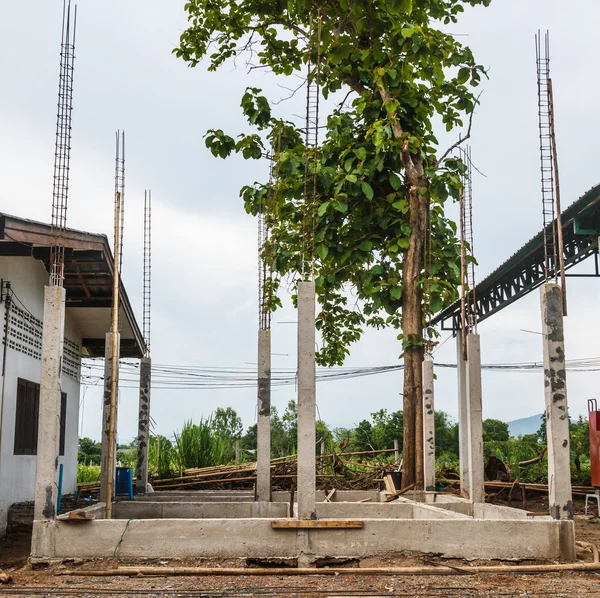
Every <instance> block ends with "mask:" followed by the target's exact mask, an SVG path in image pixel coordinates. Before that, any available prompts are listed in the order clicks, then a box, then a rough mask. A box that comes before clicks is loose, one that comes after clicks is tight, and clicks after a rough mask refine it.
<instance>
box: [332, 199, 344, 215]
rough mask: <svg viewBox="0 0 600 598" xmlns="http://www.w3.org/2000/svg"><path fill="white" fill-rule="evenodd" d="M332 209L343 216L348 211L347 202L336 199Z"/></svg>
mask: <svg viewBox="0 0 600 598" xmlns="http://www.w3.org/2000/svg"><path fill="white" fill-rule="evenodd" d="M333 207H334V208H335V209H336V210H337V211H338V212H342V214H345V213H346V212H347V211H348V202H346V201H342V200H340V199H338V200H336V201H334V202H333Z"/></svg>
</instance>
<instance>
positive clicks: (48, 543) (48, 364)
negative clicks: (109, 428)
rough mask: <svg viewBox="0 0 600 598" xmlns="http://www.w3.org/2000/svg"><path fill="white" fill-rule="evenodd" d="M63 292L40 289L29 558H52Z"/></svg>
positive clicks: (63, 322)
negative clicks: (41, 306) (39, 353)
mask: <svg viewBox="0 0 600 598" xmlns="http://www.w3.org/2000/svg"><path fill="white" fill-rule="evenodd" d="M65 296H66V294H65V290H64V288H63V287H58V286H47V287H45V289H44V327H43V332H42V367H41V373H40V397H39V416H38V439H37V459H36V472H35V506H34V515H33V519H34V526H33V536H32V542H31V555H32V556H33V557H38V558H43V557H52V556H53V540H52V538H53V531H54V530H53V529H52V525H53V520H54V519H55V518H56V503H57V499H58V453H59V440H60V402H61V374H62V354H63V343H64V335H65Z"/></svg>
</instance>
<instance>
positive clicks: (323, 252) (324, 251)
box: [317, 245, 329, 260]
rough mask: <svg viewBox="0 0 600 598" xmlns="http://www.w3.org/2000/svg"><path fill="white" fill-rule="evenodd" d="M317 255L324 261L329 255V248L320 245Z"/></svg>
mask: <svg viewBox="0 0 600 598" xmlns="http://www.w3.org/2000/svg"><path fill="white" fill-rule="evenodd" d="M317 254H318V255H319V257H320V258H321V259H322V260H324V259H325V258H326V257H327V256H328V255H329V247H327V245H319V246H318V247H317Z"/></svg>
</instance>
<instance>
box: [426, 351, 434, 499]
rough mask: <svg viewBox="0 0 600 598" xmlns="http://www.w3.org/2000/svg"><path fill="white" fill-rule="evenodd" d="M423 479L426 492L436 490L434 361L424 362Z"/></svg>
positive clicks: (428, 359) (429, 356) (428, 358)
mask: <svg viewBox="0 0 600 598" xmlns="http://www.w3.org/2000/svg"><path fill="white" fill-rule="evenodd" d="M423 452H424V455H423V477H424V481H425V490H429V491H434V490H435V411H434V403H433V361H432V359H431V355H427V356H426V358H425V360H424V361H423Z"/></svg>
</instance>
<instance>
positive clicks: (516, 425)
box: [508, 413, 543, 438]
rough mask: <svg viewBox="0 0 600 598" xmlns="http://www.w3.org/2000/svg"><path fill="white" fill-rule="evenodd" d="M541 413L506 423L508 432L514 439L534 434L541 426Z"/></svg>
mask: <svg viewBox="0 0 600 598" xmlns="http://www.w3.org/2000/svg"><path fill="white" fill-rule="evenodd" d="M542 415H543V414H542V413H539V414H538V415H532V416H531V417H522V418H521V419H515V420H514V421H512V422H508V431H509V432H510V435H511V436H513V437H514V438H518V437H519V436H524V435H525V434H535V433H536V432H537V431H538V430H539V429H540V426H541V425H542Z"/></svg>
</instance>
